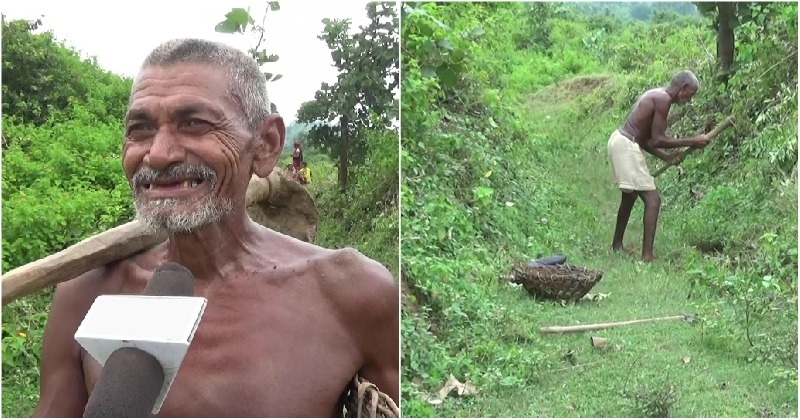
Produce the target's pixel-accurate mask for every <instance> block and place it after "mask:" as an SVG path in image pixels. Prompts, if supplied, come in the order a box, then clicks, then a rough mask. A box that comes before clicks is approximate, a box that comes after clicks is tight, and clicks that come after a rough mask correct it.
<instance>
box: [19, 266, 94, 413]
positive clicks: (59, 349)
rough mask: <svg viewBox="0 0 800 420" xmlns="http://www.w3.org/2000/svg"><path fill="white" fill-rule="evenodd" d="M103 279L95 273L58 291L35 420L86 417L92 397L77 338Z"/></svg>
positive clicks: (48, 327) (49, 324) (44, 352)
mask: <svg viewBox="0 0 800 420" xmlns="http://www.w3.org/2000/svg"><path fill="white" fill-rule="evenodd" d="M102 276H103V270H102V269H98V270H93V271H90V272H88V273H86V274H84V275H82V276H80V277H77V278H75V279H73V280H70V281H68V282H65V283H61V284H59V285H58V286H57V287H56V292H55V295H54V296H53V302H52V304H51V306H50V314H49V316H48V319H47V325H46V326H45V330H44V341H43V343H42V365H41V369H40V378H39V403H38V404H37V406H36V410H35V411H34V413H33V417H82V416H83V410H84V408H85V407H86V402H87V401H88V399H89V396H88V394H87V392H86V382H85V379H84V375H83V365H82V363H81V347H80V345H79V344H78V342H77V341H75V338H74V335H75V331H77V330H78V326H79V325H80V323H81V321H82V320H83V318H84V316H86V312H88V310H89V307H90V306H91V305H92V302H93V300H94V298H95V297H96V293H92V290H91V289H94V288H93V287H91V286H90V285H91V284H95V283H96V282H97V280H98V279H102ZM87 289H88V290H87Z"/></svg>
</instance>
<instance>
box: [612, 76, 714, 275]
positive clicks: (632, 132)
mask: <svg viewBox="0 0 800 420" xmlns="http://www.w3.org/2000/svg"><path fill="white" fill-rule="evenodd" d="M698 89H700V82H698V80H697V77H696V76H695V75H694V73H692V72H691V71H689V70H684V71H682V72H680V73H678V74H676V75H675V77H673V79H672V82H670V84H669V86H667V87H666V88H656V89H651V90H648V91H647V92H645V93H644V94H643V95H642V96H640V97H639V99H638V100H637V101H636V103H635V104H634V105H633V110H632V111H631V113H630V115H628V118H627V119H626V120H625V124H624V125H623V126H622V127H621V128H620V129H618V130H615V131H614V132H613V133H612V134H611V137H610V138H609V140H608V157H609V159H610V160H611V168H612V170H613V172H614V179H615V184H616V186H617V188H619V189H620V190H621V191H622V201H621V203H620V205H619V213H618V214H617V226H616V230H615V231H614V240H613V242H612V244H611V248H612V249H614V250H615V251H620V250H622V249H623V248H622V238H623V236H624V235H625V228H626V227H627V226H628V219H629V218H630V216H631V210H633V205H634V204H636V198H637V197H639V198H641V199H642V201H643V202H644V240H643V243H642V260H643V261H645V262H650V261H652V260H653V259H654V258H655V257H654V256H653V242H654V240H655V235H656V222H657V221H658V212H659V209H660V207H661V197H660V196H659V194H658V190H656V185H655V181H654V179H653V177H652V176H651V175H650V171H649V169H648V168H647V162H646V161H645V157H644V154H643V153H642V149H644V150H646V151H647V152H648V153H650V154H652V155H654V156H656V157H658V158H659V159H661V160H663V161H665V162H673V163H677V162H675V161H676V160H678V159H680V158H681V156H680V155H679V154H678V153H673V154H670V153H666V152H665V151H663V150H660V149H674V148H678V147H686V146H693V147H697V148H703V147H705V146H706V145H707V144H708V142H709V138H708V136H707V135H705V134H701V135H699V136H696V137H692V138H688V139H671V138H669V137H667V135H666V128H667V115H668V114H669V110H670V107H671V106H672V105H673V104H679V105H683V104H686V103H687V102H689V100H690V99H691V98H692V96H694V95H695V93H697V91H698Z"/></svg>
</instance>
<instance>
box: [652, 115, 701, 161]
mask: <svg viewBox="0 0 800 420" xmlns="http://www.w3.org/2000/svg"><path fill="white" fill-rule="evenodd" d="M653 102H654V104H653V105H654V107H655V109H654V111H653V125H652V127H651V132H650V140H649V141H648V142H647V147H645V148H644V149H645V150H647V151H648V152H650V153H653V152H652V151H651V149H653V150H655V149H676V148H678V147H705V146H706V145H707V144H708V139H707V138H706V136H705V134H701V135H699V136H695V137H690V138H688V139H671V138H669V137H668V136H667V113H668V112H669V104H668V103H667V102H666V101H660V100H653ZM653 154H655V153H653ZM656 156H658V155H657V154H656ZM658 157H661V156H658ZM662 159H663V158H662Z"/></svg>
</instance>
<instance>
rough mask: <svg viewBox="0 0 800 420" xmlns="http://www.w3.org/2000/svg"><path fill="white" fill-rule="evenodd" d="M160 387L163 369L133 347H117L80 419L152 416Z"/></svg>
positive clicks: (145, 353)
mask: <svg viewBox="0 0 800 420" xmlns="http://www.w3.org/2000/svg"><path fill="white" fill-rule="evenodd" d="M163 385H164V369H163V368H162V367H161V363H159V362H158V360H157V359H156V358H155V357H154V356H152V355H151V354H149V353H147V352H145V351H143V350H139V349H137V348H135V347H122V348H119V349H117V350H115V351H114V352H113V353H111V356H109V357H108V360H107V361H106V364H105V366H103V370H102V372H101V373H100V379H99V380H98V381H97V384H95V386H94V390H93V392H92V395H91V396H90V397H89V401H88V402H87V403H86V409H85V410H84V412H83V417H84V418H90V417H117V418H119V417H152V411H153V406H154V405H155V403H156V399H157V398H158V395H159V394H160V393H161V387H162V386H163ZM120 395H124V396H125V398H119V396H120Z"/></svg>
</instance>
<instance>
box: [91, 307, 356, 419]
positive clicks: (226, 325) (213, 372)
mask: <svg viewBox="0 0 800 420" xmlns="http://www.w3.org/2000/svg"><path fill="white" fill-rule="evenodd" d="M254 297H255V296H254ZM274 298H275V296H273V297H272V298H262V299H257V301H258V304H257V305H254V304H253V303H254V301H256V300H253V299H247V298H239V299H236V300H228V299H219V300H211V299H210V300H209V305H208V308H207V309H206V313H205V314H204V316H203V318H202V320H201V322H200V325H199V326H198V329H197V332H196V334H195V337H194V340H193V341H192V344H191V346H190V347H189V350H188V352H187V354H186V356H185V358H184V361H183V364H182V365H181V368H180V371H179V372H178V375H177V376H176V378H175V381H174V383H173V385H172V388H171V389H170V391H169V394H168V396H167V398H166V400H165V402H164V406H163V408H162V411H161V413H159V416H163V417H209V416H213V417H232V416H235V417H273V416H280V417H295V416H330V415H331V414H332V413H333V412H334V411H335V410H336V409H337V404H338V401H339V398H340V396H341V393H342V392H343V391H344V390H345V388H346V386H347V385H348V383H349V381H350V379H351V378H352V376H353V375H354V374H355V373H356V371H357V370H358V369H359V367H360V356H359V352H358V348H357V345H356V344H355V343H354V342H353V340H352V339H351V336H350V334H349V333H348V331H347V329H346V328H345V326H343V325H340V323H339V322H338V320H337V317H336V316H335V315H334V314H333V313H332V312H331V308H329V307H328V306H327V305H326V304H325V303H324V301H322V300H316V299H314V300H307V299H296V296H282V297H281V299H274ZM86 357H87V356H84V360H86ZM86 365H87V363H85V364H84V366H85V369H84V370H85V372H86V373H87V378H86V379H87V386H88V387H90V388H91V387H92V386H93V384H94V383H95V382H96V380H97V378H99V375H100V366H99V365H97V363H96V362H95V361H93V360H91V362H90V363H88V365H90V366H86ZM86 367H89V369H86Z"/></svg>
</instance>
